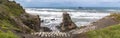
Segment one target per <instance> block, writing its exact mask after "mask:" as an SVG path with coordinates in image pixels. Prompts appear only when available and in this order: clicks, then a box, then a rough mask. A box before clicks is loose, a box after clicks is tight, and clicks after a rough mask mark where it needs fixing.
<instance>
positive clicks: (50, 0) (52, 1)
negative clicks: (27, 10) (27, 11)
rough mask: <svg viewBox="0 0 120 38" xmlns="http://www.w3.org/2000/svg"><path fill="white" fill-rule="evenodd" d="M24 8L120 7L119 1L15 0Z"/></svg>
mask: <svg viewBox="0 0 120 38" xmlns="http://www.w3.org/2000/svg"><path fill="white" fill-rule="evenodd" d="M16 2H18V3H20V4H21V5H22V6H24V7H79V6H81V7H120V0H16Z"/></svg>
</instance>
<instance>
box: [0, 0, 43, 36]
mask: <svg viewBox="0 0 120 38" xmlns="http://www.w3.org/2000/svg"><path fill="white" fill-rule="evenodd" d="M40 23H41V22H40V18H39V16H36V15H30V14H27V13H26V12H25V11H24V9H23V8H22V6H20V5H19V4H17V3H16V2H14V1H8V0H0V31H3V32H5V30H6V31H11V32H13V33H15V34H17V35H20V36H24V35H25V34H30V33H31V32H38V31H40ZM22 34H23V35H22Z"/></svg>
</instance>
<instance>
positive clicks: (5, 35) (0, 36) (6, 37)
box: [0, 31, 18, 38]
mask: <svg viewBox="0 0 120 38" xmlns="http://www.w3.org/2000/svg"><path fill="white" fill-rule="evenodd" d="M0 38H18V36H16V35H14V34H13V33H12V32H11V31H7V32H2V31H0Z"/></svg>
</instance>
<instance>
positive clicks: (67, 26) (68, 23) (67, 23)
mask: <svg viewBox="0 0 120 38" xmlns="http://www.w3.org/2000/svg"><path fill="white" fill-rule="evenodd" d="M59 28H60V31H61V32H68V31H70V30H72V29H75V28H77V26H76V24H75V23H74V22H73V21H72V20H71V17H70V16H69V14H68V13H67V12H64V13H63V20H62V23H61V24H60V27H59Z"/></svg>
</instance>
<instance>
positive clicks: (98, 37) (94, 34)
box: [87, 24, 120, 38]
mask: <svg viewBox="0 0 120 38" xmlns="http://www.w3.org/2000/svg"><path fill="white" fill-rule="evenodd" d="M87 36H88V37H89V38H120V24H118V25H113V26H110V27H107V28H104V29H100V30H94V31H89V32H87Z"/></svg>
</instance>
